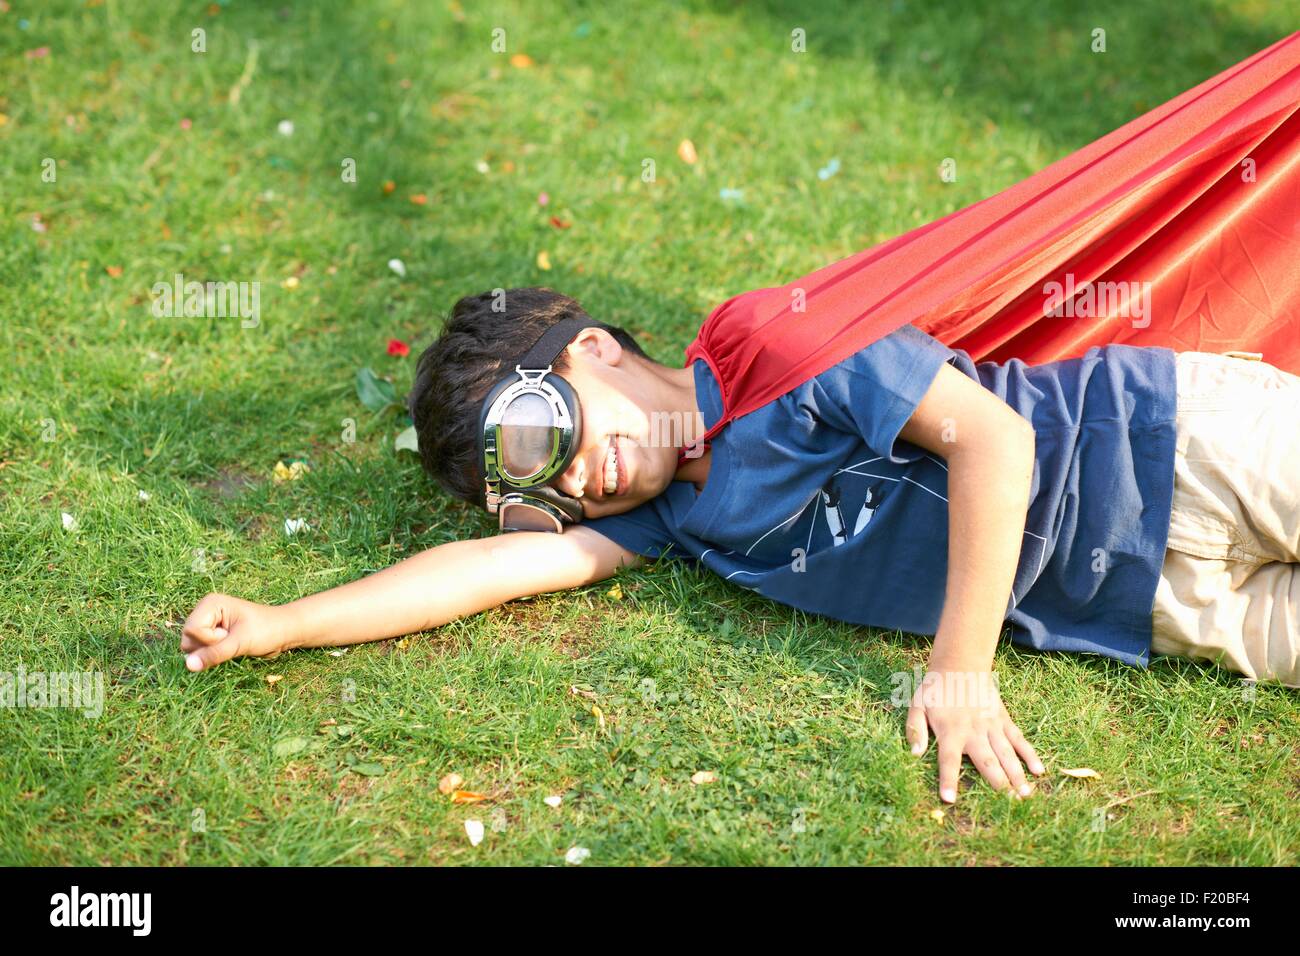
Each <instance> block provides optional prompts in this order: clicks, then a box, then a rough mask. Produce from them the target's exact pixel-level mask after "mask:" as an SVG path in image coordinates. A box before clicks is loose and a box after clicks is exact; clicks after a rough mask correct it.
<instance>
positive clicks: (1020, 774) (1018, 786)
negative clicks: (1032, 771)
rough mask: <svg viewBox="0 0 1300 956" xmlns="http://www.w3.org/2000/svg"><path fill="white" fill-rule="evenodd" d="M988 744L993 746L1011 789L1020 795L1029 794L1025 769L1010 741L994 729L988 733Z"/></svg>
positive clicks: (1025, 795)
mask: <svg viewBox="0 0 1300 956" xmlns="http://www.w3.org/2000/svg"><path fill="white" fill-rule="evenodd" d="M989 746H990V747H992V748H993V753H994V754H996V755H997V758H998V760H999V762H1001V764H1002V772H1003V773H1005V774H1006V775H1007V780H1008V781H1009V782H1010V783H1011V787H1012V789H1014V790H1015V791H1016V793H1017V794H1019V795H1020V796H1022V797H1027V796H1029V794H1030V793H1032V792H1033V791H1032V790H1031V789H1030V786H1029V781H1027V780H1026V779H1025V769H1024V767H1022V766H1020V761H1019V760H1018V759H1017V758H1016V752H1015V750H1014V749H1013V748H1012V746H1011V742H1010V741H1009V740H1007V738H1006V737H1005V736H1004V735H1003V734H1002V733H1001V732H1000V731H997V730H994V731H993V732H991V733H990V734H989Z"/></svg>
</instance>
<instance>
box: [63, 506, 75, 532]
mask: <svg viewBox="0 0 1300 956" xmlns="http://www.w3.org/2000/svg"><path fill="white" fill-rule="evenodd" d="M63 530H64V531H76V530H77V519H76V518H74V517H72V515H70V514H68V513H67V512H66V511H65V512H63Z"/></svg>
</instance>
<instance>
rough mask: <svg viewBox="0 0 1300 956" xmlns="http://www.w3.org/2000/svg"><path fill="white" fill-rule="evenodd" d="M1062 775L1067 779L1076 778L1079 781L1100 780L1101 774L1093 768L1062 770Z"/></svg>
mask: <svg viewBox="0 0 1300 956" xmlns="http://www.w3.org/2000/svg"><path fill="white" fill-rule="evenodd" d="M1061 773H1063V774H1065V775H1066V776H1067V777H1074V778H1075V779H1077V780H1100V779H1101V774H1099V773H1098V772H1097V771H1095V770H1093V769H1092V768H1091V767H1076V768H1074V769H1073V770H1062V771H1061Z"/></svg>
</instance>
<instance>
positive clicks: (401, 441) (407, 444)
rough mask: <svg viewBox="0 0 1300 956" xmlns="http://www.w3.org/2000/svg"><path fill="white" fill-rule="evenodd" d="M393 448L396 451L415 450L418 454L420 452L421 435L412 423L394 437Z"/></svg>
mask: <svg viewBox="0 0 1300 956" xmlns="http://www.w3.org/2000/svg"><path fill="white" fill-rule="evenodd" d="M393 449H394V450H395V451H413V452H415V453H416V454H417V455H418V454H419V453H420V435H419V433H418V432H417V431H416V430H415V426H414V425H412V426H410V427H409V428H407V429H405V430H404V431H402V432H401V433H400V434H398V436H397V437H396V438H395V439H393Z"/></svg>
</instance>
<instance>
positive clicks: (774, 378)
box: [686, 33, 1300, 439]
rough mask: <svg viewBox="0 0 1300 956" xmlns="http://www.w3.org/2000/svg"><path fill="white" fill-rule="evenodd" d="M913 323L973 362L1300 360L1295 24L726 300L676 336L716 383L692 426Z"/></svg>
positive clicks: (1295, 366) (756, 401) (733, 412)
mask: <svg viewBox="0 0 1300 956" xmlns="http://www.w3.org/2000/svg"><path fill="white" fill-rule="evenodd" d="M1053 283H1059V286H1057V285H1053ZM1130 283H1138V285H1130ZM1147 292H1149V297H1148V296H1147V295H1146V293H1147ZM1054 312H1055V313H1056V314H1053V313H1054ZM908 323H912V324H914V325H916V326H917V327H918V328H920V329H921V330H922V331H925V332H927V333H929V334H930V335H933V336H935V337H936V338H937V339H939V340H940V341H941V342H943V343H944V344H946V345H949V346H951V347H953V348H961V349H965V350H966V351H967V352H969V353H970V355H971V357H972V358H974V359H975V360H976V361H983V360H994V361H1004V360H1006V359H1009V358H1020V359H1023V360H1025V361H1026V362H1031V363H1041V362H1049V361H1053V360H1056V359H1062V358H1070V357H1073V356H1077V355H1080V354H1082V353H1083V352H1084V351H1085V350H1087V349H1088V348H1090V347H1091V346H1094V345H1104V344H1107V343H1112V342H1123V343H1126V344H1129V345H1161V346H1166V347H1169V348H1172V349H1175V350H1178V351H1209V352H1224V351H1229V350H1240V351H1251V352H1259V353H1262V354H1263V357H1264V359H1265V360H1266V361H1268V362H1271V363H1272V364H1274V365H1277V366H1278V367H1280V368H1285V369H1287V370H1289V371H1292V372H1296V373H1300V33H1296V34H1292V35H1291V36H1289V37H1287V38H1285V39H1283V40H1280V41H1278V42H1277V43H1275V44H1273V45H1272V46H1271V47H1269V48H1268V49H1266V50H1263V51H1261V52H1259V53H1256V54H1255V55H1254V56H1252V57H1250V58H1249V59H1247V60H1244V61H1243V62H1241V63H1239V64H1237V65H1236V66H1234V67H1232V68H1230V69H1228V70H1225V71H1224V72H1222V73H1220V74H1219V75H1218V76H1216V77H1213V78H1212V79H1209V80H1206V81H1205V82H1204V83H1202V84H1200V85H1199V86H1197V87H1195V88H1193V89H1191V90H1188V91H1187V92H1186V93H1183V94H1181V95H1180V96H1177V97H1175V98H1174V99H1172V100H1170V101H1169V102H1167V103H1165V104H1163V105H1162V106H1158V107H1156V108H1155V109H1153V110H1151V111H1150V112H1149V113H1147V114H1145V115H1144V116H1141V117H1139V118H1137V119H1135V120H1133V121H1132V122H1130V123H1128V124H1126V125H1124V126H1122V127H1120V128H1119V129H1117V130H1115V131H1114V132H1113V133H1110V134H1108V135H1106V136H1103V137H1102V138H1101V139H1099V140H1097V141H1096V142H1094V143H1092V144H1090V145H1088V146H1085V147H1084V148H1083V149H1080V150H1079V151H1077V152H1075V153H1072V154H1070V155H1069V156H1066V157H1065V158H1064V159H1061V160H1058V161H1057V162H1055V163H1053V164H1052V165H1051V166H1048V167H1047V168H1046V169H1044V170H1042V171H1041V172H1039V173H1036V174H1035V175H1033V176H1031V177H1029V178H1028V179H1026V180H1024V181H1022V182H1019V183H1017V184H1016V185H1014V186H1011V187H1010V188H1008V189H1005V190H1003V191H1002V192H1000V193H998V194H997V195H995V196H991V197H989V198H988V199H984V200H981V201H980V202H977V203H975V204H974V205H972V206H967V207H966V208H965V209H961V210H958V211H957V212H954V213H951V214H950V215H947V216H945V217H943V218H942V219H939V220H936V221H935V222H932V223H929V224H927V225H924V226H921V227H920V228H917V229H913V230H912V231H911V232H908V233H905V234H904V235H901V236H898V237H896V238H894V239H891V240H889V241H888V242H885V243H883V244H881V245H879V246H875V247H874V248H871V249H868V250H866V251H865V252H860V253H857V254H856V255H852V256H849V257H848V258H846V259H842V260H840V261H839V262H835V263H832V264H831V265H828V266H825V267H824V268H822V269H818V270H817V271H816V272H813V273H810V274H809V275H806V276H803V277H802V278H800V279H796V280H794V281H793V282H789V283H787V284H786V285H783V286H776V287H774V288H765V289H756V290H754V291H752V292H745V293H742V294H741V295H738V296H735V297H733V298H731V299H728V300H727V301H726V302H724V303H722V304H721V305H720V306H718V307H717V308H716V309H714V310H713V312H712V313H711V314H710V315H709V317H708V319H707V320H705V322H704V324H703V326H701V328H700V331H699V334H698V335H697V336H696V338H695V341H693V342H692V343H691V344H690V346H689V347H688V348H687V349H686V364H687V365H689V364H690V363H691V362H693V361H694V360H695V359H696V358H703V359H704V360H705V361H706V362H708V363H709V366H710V367H711V369H712V371H713V373H714V376H715V377H716V379H717V381H718V383H719V385H720V386H721V390H722V400H723V406H724V413H723V416H722V418H721V419H720V420H719V421H718V422H717V423H716V424H715V425H714V426H713V427H712V428H711V429H709V431H708V432H707V433H706V434H705V436H704V438H705V439H707V438H711V437H712V436H713V435H714V434H716V433H717V432H718V430H719V429H721V428H722V427H723V426H724V425H725V424H726V423H727V422H729V421H730V420H731V419H733V418H736V417H739V416H740V415H745V414H747V413H749V412H751V411H753V410H755V409H756V408H759V407H761V406H763V405H765V404H767V403H768V402H770V401H772V400H773V399H775V398H777V397H778V396H780V395H783V394H784V393H786V392H788V391H789V390H790V389H792V388H794V387H795V386H797V385H800V384H802V383H803V382H806V381H807V380H808V379H810V378H812V377H814V376H816V375H818V374H820V373H821V372H824V371H825V370H826V369H828V368H830V367H831V366H833V365H836V364H838V363H839V362H841V361H842V360H844V359H845V358H847V357H848V356H850V355H852V354H853V353H854V352H857V351H860V350H861V349H863V348H865V347H866V346H868V345H870V344H871V343H872V342H874V341H875V340H876V339H878V338H880V337H881V336H884V335H888V334H889V333H890V332H892V331H894V330H895V329H897V328H899V327H901V326H903V325H906V324H908Z"/></svg>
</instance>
